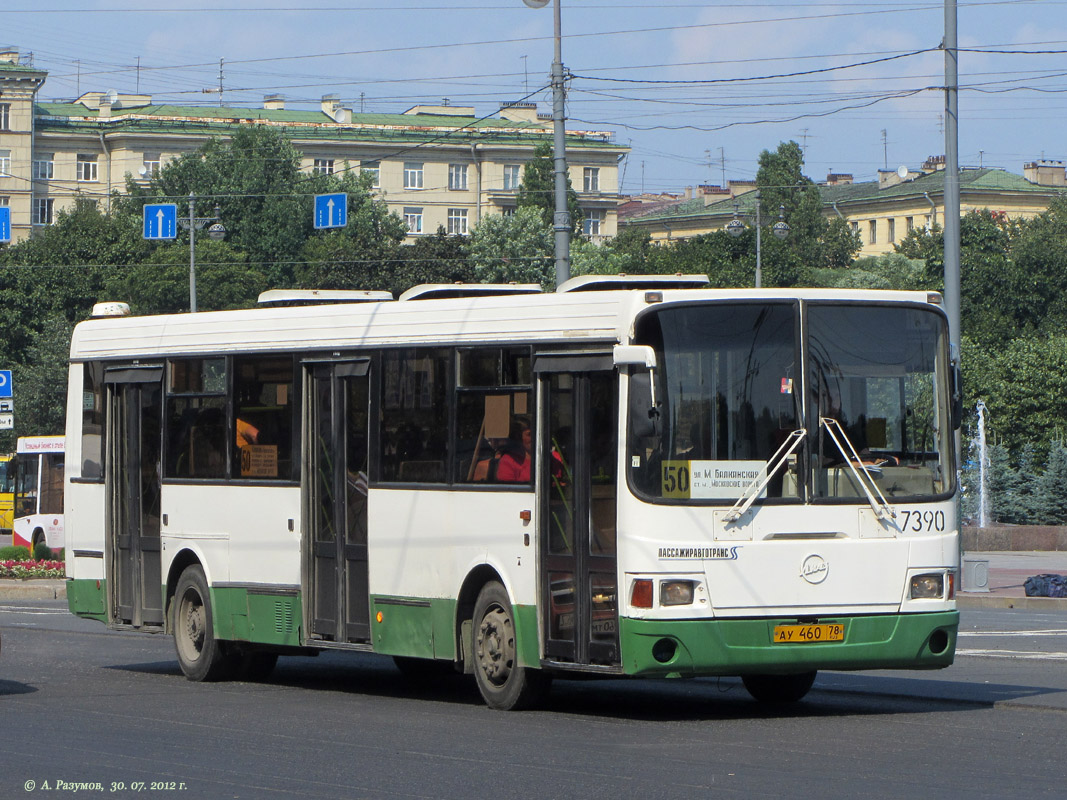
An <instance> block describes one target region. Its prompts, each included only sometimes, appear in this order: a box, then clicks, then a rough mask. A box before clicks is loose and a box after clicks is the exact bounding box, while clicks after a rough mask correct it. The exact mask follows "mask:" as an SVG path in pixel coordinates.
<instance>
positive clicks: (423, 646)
mask: <svg viewBox="0 0 1067 800" xmlns="http://www.w3.org/2000/svg"><path fill="white" fill-rule="evenodd" d="M513 613H514V617H515V620H514V622H515V640H516V647H517V648H518V654H517V655H518V660H519V664H521V665H522V666H533V667H536V666H538V665H539V664H540V663H541V656H540V648H539V644H538V636H537V631H538V622H537V607H536V606H515V607H514V609H513ZM379 614H381V617H380V618H379V616H378V615H379ZM371 632H372V640H373V642H374V651H375V652H377V653H384V654H386V655H391V656H410V657H412V658H437V659H445V660H447V661H454V660H455V659H456V658H458V653H459V642H458V641H457V640H456V636H457V625H456V601H455V600H450V599H426V598H412V597H404V598H400V597H380V596H374V597H371Z"/></svg>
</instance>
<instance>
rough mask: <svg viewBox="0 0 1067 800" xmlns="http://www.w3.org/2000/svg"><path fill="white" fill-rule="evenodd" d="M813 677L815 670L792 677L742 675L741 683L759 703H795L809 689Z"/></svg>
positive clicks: (813, 680) (813, 681) (813, 679)
mask: <svg viewBox="0 0 1067 800" xmlns="http://www.w3.org/2000/svg"><path fill="white" fill-rule="evenodd" d="M815 675H816V671H815V670H812V671H811V672H798V673H795V674H792V675H742V676H741V681H742V682H743V683H744V684H745V689H747V690H748V693H749V694H750V695H752V697H753V698H755V699H756V700H758V701H759V702H761V703H795V702H797V701H798V700H800V699H802V698H803V697H804V695H806V694H807V693H808V691H809V690H810V689H811V686H812V684H813V683H815Z"/></svg>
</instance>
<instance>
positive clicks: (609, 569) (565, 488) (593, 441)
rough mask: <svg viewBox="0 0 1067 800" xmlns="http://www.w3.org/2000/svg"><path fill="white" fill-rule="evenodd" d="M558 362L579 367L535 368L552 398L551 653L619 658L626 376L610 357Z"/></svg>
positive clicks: (548, 476)
mask: <svg viewBox="0 0 1067 800" xmlns="http://www.w3.org/2000/svg"><path fill="white" fill-rule="evenodd" d="M546 362H547V365H546ZM546 366H547V368H546ZM605 367H607V368H605ZM558 368H560V369H571V370H575V371H570V372H567V371H559V372H557V371H550V370H552V359H544V360H542V362H541V365H540V368H538V367H535V369H538V372H539V374H540V386H541V392H542V398H543V401H542V404H541V407H542V412H543V417H542V424H541V425H540V430H541V434H540V436H541V442H540V453H541V454H542V456H541V460H540V466H539V467H538V472H539V480H540V497H541V514H540V519H541V521H542V522H541V532H540V535H541V597H542V599H543V603H542V622H541V624H542V633H543V640H544V652H545V658H546V659H548V660H552V661H563V662H571V663H575V664H596V665H615V664H618V662H619V607H618V586H617V583H618V580H617V576H616V549H615V545H616V540H615V517H616V497H615V492H616V489H615V480H616V475H615V473H616V471H617V470H616V450H617V448H616V441H615V440H616V436H617V427H618V426H617V420H618V411H617V397H618V388H617V386H618V382H617V380H616V376H615V372H614V371H613V370H611V369H610V359H609V360H608V362H607V364H605V363H604V359H602V358H600V359H595V360H592V361H590V363H589V364H583V363H582V362H581V361H580V360H579V361H575V359H573V358H564V359H560V360H559V364H558ZM578 369H581V370H583V371H581V372H579V371H576V370H578Z"/></svg>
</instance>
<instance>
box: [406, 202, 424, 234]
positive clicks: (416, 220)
mask: <svg viewBox="0 0 1067 800" xmlns="http://www.w3.org/2000/svg"><path fill="white" fill-rule="evenodd" d="M404 224H405V225H407V226H408V233H422V209H421V208H405V209H404Z"/></svg>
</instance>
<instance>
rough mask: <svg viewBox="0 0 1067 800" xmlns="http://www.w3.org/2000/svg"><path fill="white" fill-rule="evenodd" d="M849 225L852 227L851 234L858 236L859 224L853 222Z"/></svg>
mask: <svg viewBox="0 0 1067 800" xmlns="http://www.w3.org/2000/svg"><path fill="white" fill-rule="evenodd" d="M850 224H851V225H852V232H853V233H854V234H856V235H857V236H859V233H860V224H859V223H858V222H856V221H855V220H853V221H852V222H851V223H850Z"/></svg>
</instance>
